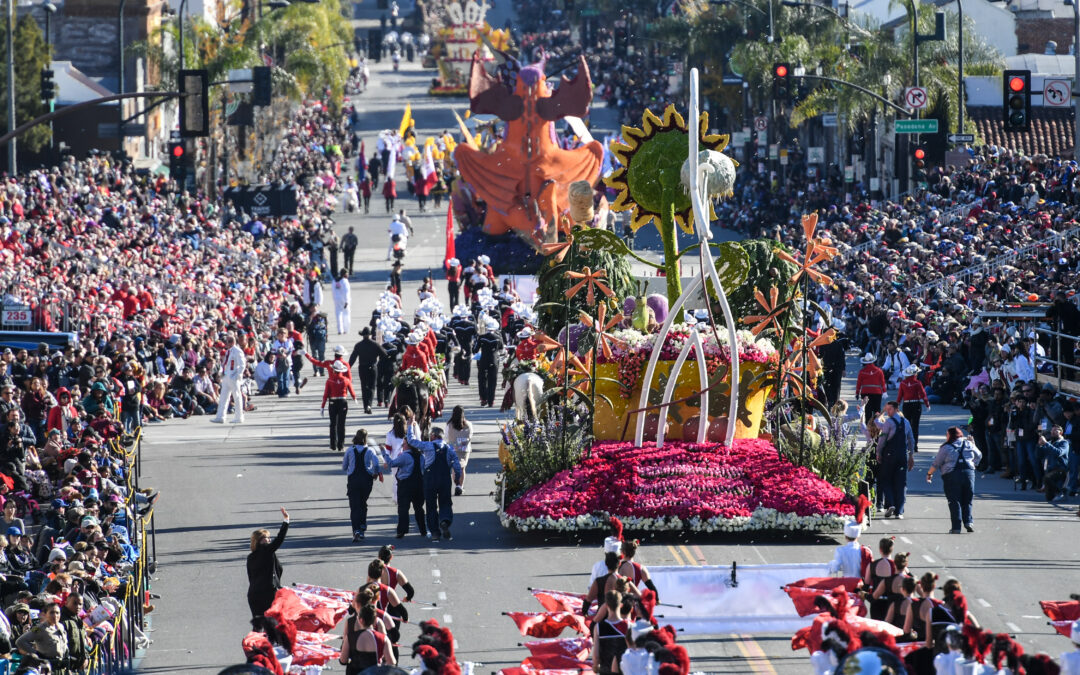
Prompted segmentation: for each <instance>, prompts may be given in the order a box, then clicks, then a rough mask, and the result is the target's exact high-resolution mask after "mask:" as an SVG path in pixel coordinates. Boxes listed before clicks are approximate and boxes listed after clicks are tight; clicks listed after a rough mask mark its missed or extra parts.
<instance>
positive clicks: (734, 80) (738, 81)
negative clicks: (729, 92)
mask: <svg viewBox="0 0 1080 675" xmlns="http://www.w3.org/2000/svg"><path fill="white" fill-rule="evenodd" d="M723 82H724V84H734V85H738V86H742V83H743V79H742V78H741V77H739V76H737V75H725V76H724V79H723Z"/></svg>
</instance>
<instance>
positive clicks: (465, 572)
mask: <svg viewBox="0 0 1080 675" xmlns="http://www.w3.org/2000/svg"><path fill="white" fill-rule="evenodd" d="M503 4H504V3H500V5H503ZM376 16H377V15H376ZM497 25H498V24H497ZM430 76H431V73H429V72H423V71H420V70H419V69H418V64H405V65H404V67H403V70H402V71H401V72H398V73H394V72H392V71H391V68H390V63H389V62H388V61H384V62H383V63H382V64H380V65H378V66H376V67H374V68H372V83H371V86H370V88H369V90H368V92H366V93H365V94H363V95H362V96H360V97H358V98H357V99H356V102H357V104H358V105H359V107H360V108H361V111H362V113H363V115H362V127H363V129H364V134H363V135H364V137H365V139H366V140H367V147H368V148H369V151H370V149H372V148H374V140H375V136H376V134H377V133H378V131H379V130H380V129H382V128H385V127H389V126H396V124H397V122H398V121H399V120H400V116H401V109H402V107H403V106H404V103H405V102H406V101H410V102H411V103H412V105H413V110H414V115H415V117H416V119H417V124H418V127H419V130H418V131H419V134H420V135H421V136H422V137H423V136H425V135H426V134H427V133H429V132H432V131H439V130H441V129H442V128H446V127H449V126H450V125H451V124H452V117H451V116H450V114H449V112H448V108H449V105H450V104H449V102H447V101H444V100H435V99H432V98H430V97H428V96H427V95H426V93H425V91H424V87H425V85H426V83H427V82H428V81H429V79H430ZM454 105H455V107H457V108H458V109H464V107H465V105H466V104H465V103H464V102H455V103H454ZM401 193H402V194H405V191H404V190H401ZM372 201H373V206H376V205H375V204H374V202H375V201H376V200H374V199H373V200H372ZM399 205H400V206H405V207H406V208H408V210H409V211H410V212H411V214H412V218H413V223H414V225H415V227H416V230H417V236H416V237H414V238H412V239H410V245H409V255H408V259H407V261H406V262H407V265H406V272H407V273H406V275H405V279H406V282H405V293H404V300H405V304H406V311H407V312H411V309H412V308H413V307H415V305H416V294H415V289H416V287H417V282H418V281H419V279H420V278H421V276H422V275H423V273H424V272H425V271H426V270H427V269H436V270H438V268H439V266H440V263H441V259H442V241H443V239H442V238H443V227H444V223H445V213H444V212H443V213H429V214H427V215H418V214H416V213H415V211H416V209H415V202H411V203H410V200H408V199H402V200H400V201H399ZM337 222H338V226H339V227H340V228H341V229H342V231H344V229H345V228H346V227H348V226H350V225H351V226H354V227H356V228H357V233H358V234H359V235H360V241H361V245H360V248H359V249H358V251H357V260H356V267H357V273H356V275H354V277H353V280H352V283H353V286H352V288H353V295H352V298H353V300H352V307H351V309H352V316H353V322H352V329H353V334H352V335H348V336H336V335H333V326H331V344H345V345H347V346H351V345H352V343H353V342H354V341H355V340H356V339H357V336H356V332H357V331H359V329H360V328H361V327H362V325H363V324H364V323H365V322H366V319H367V317H368V316H369V314H370V311H371V308H372V306H373V305H374V301H375V298H376V296H377V294H378V293H379V292H380V291H381V290H382V288H383V287H384V286H385V282H386V279H387V273H388V266H387V263H386V262H385V261H384V258H385V253H386V243H387V235H386V225H387V222H388V218H387V216H386V215H385V214H384V213H383V209H382V205H381V201H380V203H379V204H378V205H377V208H373V209H372V214H371V215H370V216H361V215H349V214H341V215H340V216H339V217H338V218H337ZM438 287H439V289H440V291H443V289H444V288H445V287H444V286H443V283H439V284H438ZM305 371H306V372H305V374H306V375H309V376H310V374H311V373H310V369H305ZM855 371H856V366H855V365H853V366H852V367H851V369H850V371H849V375H850V377H849V378H848V381H847V382H846V383H845V389H844V391H845V394H847V395H849V396H850V395H851V393H852V388H853V378H854V375H855ZM473 387H475V382H474V385H473ZM321 390H322V380H321V379H313V380H312V382H311V383H310V384H308V385H307V387H306V388H305V389H304V391H303V393H302V394H301V395H300V396H294V397H289V398H286V399H278V398H276V397H272V398H266V397H260V398H258V399H257V400H256V404H257V405H258V410H257V411H256V412H253V413H250V414H248V416H247V422H246V423H245V424H243V425H229V424H226V425H224V426H222V425H212V424H210V423H209V421H208V419H207V418H192V419H189V420H186V421H170V422H167V423H164V424H161V425H159V426H156V427H154V428H151V429H149V430H148V432H147V434H146V439H147V440H146V441H145V447H144V455H143V456H144V473H143V481H144V483H145V484H146V485H154V486H156V487H158V488H160V489H161V491H162V497H161V500H160V502H159V505H158V508H157V510H156V513H157V533H156V534H157V540H156V541H157V554H158V558H157V559H158V569H157V574H156V577H155V580H154V590H155V592H157V593H160V594H161V596H162V598H161V600H159V601H155V604H156V606H157V609H156V611H155V613H154V615H153V617H154V633H153V635H152V638H153V640H154V644H153V646H152V647H151V649H150V652H149V654H148V655H147V657H146V659H145V661H144V663H143V667H142V671H143V672H147V673H172V672H177V673H180V672H183V673H194V672H216V671H217V670H219V669H221V668H222V667H224V666H226V665H228V664H232V663H237V662H242V661H243V656H242V653H241V650H240V640H241V638H242V637H243V635H244V634H245V633H246V632H247V630H248V618H249V615H248V608H247V604H246V599H245V591H246V576H245V571H244V561H245V557H246V554H247V551H248V536H249V534H250V532H251V530H253V529H255V528H259V527H269V528H275V527H276V526H277V523H278V521H279V516H278V514H277V509H278V507H279V506H280V505H284V506H286V507H287V508H288V509H289V510H290V512H291V514H292V517H293V525H292V529H291V530H290V534H289V537H288V539H287V541H286V543H285V545H284V547H283V548H282V550H281V551H280V557H281V559H282V561H283V564H284V567H285V573H284V581H285V582H286V583H292V582H306V583H313V584H321V585H329V586H334V587H339V588H355V587H357V586H358V585H359V584H360V583H361V582H362V581H363V580H364V574H365V570H366V566H367V563H368V562H369V561H370V560H371V559H373V557H374V554H375V551H376V550H377V548H378V546H380V545H382V544H384V543H395V544H396V545H397V546H398V555H397V557H396V559H395V565H397V566H398V567H400V568H401V569H402V570H403V571H404V572H405V573H406V574H407V575H408V576H409V578H410V580H411V581H412V583H413V584H414V586H415V587H416V589H417V599H418V600H424V601H429V602H434V603H437V605H438V606H437V607H436V608H424V607H421V606H414V607H413V608H412V610H411V614H412V616H415V617H420V618H426V617H434V618H437V619H439V621H440V622H442V623H444V624H447V625H448V626H449V627H450V628H451V629H452V630H453V631H454V635H455V637H456V639H457V641H458V645H459V649H458V657H459V659H461V660H468V661H474V662H478V663H481V664H483V665H482V666H480V667H479V668H478V670H477V672H483V673H487V672H493V671H496V670H498V669H499V668H502V667H507V666H512V665H516V664H517V663H519V662H520V660H521V659H522V658H524V656H525V655H526V652H525V650H524V649H523V648H521V647H519V646H518V644H519V643H520V642H521V641H522V638H521V636H520V635H519V634H518V633H517V630H516V629H515V627H514V625H513V623H512V622H511V621H509V620H508V619H507V618H505V617H503V616H501V612H503V611H508V610H525V611H536V610H538V609H539V605H538V604H537V603H536V602H535V601H534V600H533V599H532V597H531V595H530V594H529V593H528V592H527V590H526V588H527V587H529V586H540V587H546V588H554V589H565V590H570V591H584V590H585V584H586V582H587V580H588V572H589V569H590V568H591V566H592V564H593V563H594V562H595V561H597V560H599V559H601V557H602V556H601V553H600V542H601V538H602V537H601V535H598V534H597V535H590V536H587V537H584V538H582V539H579V538H575V537H567V536H547V535H538V534H529V535H521V534H515V533H511V532H507V531H505V530H504V529H502V527H501V526H500V525H499V522H498V519H497V518H496V516H495V503H494V500H493V498H492V496H491V495H490V493H491V492H492V485H493V477H494V474H495V472H496V470H497V466H498V460H497V456H496V455H497V444H498V422H499V420H500V418H501V414H500V413H498V412H495V411H494V410H492V409H483V410H481V409H479V408H476V402H477V395H476V391H475V389H466V388H464V387H461V386H459V385H457V384H456V383H454V384H452V385H451V388H450V394H449V398H448V400H447V410H449V409H450V407H452V406H453V405H455V404H458V403H460V404H462V405H465V406H466V410H467V416H468V418H469V419H471V420H472V421H473V423H474V425H475V428H476V436H477V438H476V443H475V446H474V447H475V450H474V453H473V456H472V460H471V462H470V464H469V477H468V479H467V482H466V494H465V496H463V497H460V498H457V499H455V500H454V506H455V512H456V516H455V520H454V527H453V531H454V540H453V542H445V541H444V542H443V543H441V544H438V545H434V546H433V545H431V544H430V543H429V542H427V541H426V540H421V539H420V538H419V536H418V535H415V534H412V535H410V536H409V537H407V538H405V539H404V540H400V541H396V540H394V538H393V535H394V523H395V512H394V509H393V504H392V502H391V500H390V493H389V489H388V485H389V484H388V483H387V484H381V485H377V486H376V488H375V490H374V492H373V493H372V496H371V500H370V506H371V514H370V519H369V530H368V538H367V540H366V541H365V542H364V544H363V545H353V544H352V543H351V537H350V532H349V525H348V505H347V501H346V497H345V478H344V476H343V475H342V474H341V471H340V463H341V456H340V455H338V454H336V453H331V452H330V451H329V450H328V449H327V424H326V421H325V420H323V419H321V418H320V417H319V413H318V407H319V399H320V396H321ZM964 419H966V413H964V412H963V411H961V410H958V409H956V408H950V407H946V406H937V407H935V408H934V409H933V410H932V411H931V412H930V413H929V414H928V415H925V416H924V418H923V420H924V421H923V424H924V430H923V439H922V452H921V453H920V454H919V455H918V460H917V464H918V466H917V468H916V471H915V473H914V474H913V480H912V481H910V482H911V493H910V498H909V502H908V504H909V506H908V515H907V518H906V520H903V521H896V520H893V521H878V522H875V523H874V525H873V528H872V530H871V532H870V533H869V534H868V535H867V536H866V539H867V540H868V542H870V543H871V544H872V543H873V542H875V541H876V540H877V538H879V537H882V536H889V535H895V536H896V537H897V543H898V548H899V550H908V551H911V552H912V553H913V556H912V567H913V570H914V571H915V572H916V573H919V574H921V573H922V572H924V571H926V570H933V571H935V572H937V573H938V574H940V575H941V578H942V579H943V580H944V579H947V578H949V577H952V576H955V577H957V578H959V579H961V580H962V581H963V583H964V588H965V591H966V592H967V594H968V597H969V599H970V600H969V602H970V605H971V610H972V612H974V614H975V615H976V616H977V617H978V618H979V620H980V621H981V622H982V623H983V625H984V626H986V627H988V628H990V629H993V630H995V631H1008V632H1011V633H1014V634H1017V635H1018V636H1019V639H1020V641H1021V642H1022V643H1023V645H1024V646H1025V648H1027V649H1028V650H1029V651H1030V650H1045V651H1049V652H1050V653H1052V654H1055V655H1057V654H1058V653H1060V652H1061V651H1063V650H1064V649H1066V648H1067V647H1068V644H1067V643H1066V641H1065V640H1064V639H1063V638H1061V637H1057V636H1055V634H1054V633H1053V631H1052V630H1051V629H1050V628H1049V627H1048V626H1046V624H1045V620H1044V619H1043V617H1042V616H1041V614H1040V612H1039V608H1038V605H1037V601H1038V600H1040V599H1063V598H1067V597H1068V594H1069V593H1070V592H1075V591H1077V590H1080V589H1078V588H1077V585H1078V584H1077V579H1078V577H1077V571H1078V569H1080V558H1078V556H1077V555H1076V550H1077V549H1076V548H1074V545H1075V543H1074V544H1069V543H1068V542H1069V541H1070V540H1071V537H1073V536H1077V535H1078V534H1080V519H1078V518H1077V517H1076V513H1075V509H1076V505H1075V503H1072V504H1066V505H1054V506H1051V505H1048V504H1046V503H1045V502H1044V501H1043V500H1042V498H1041V496H1040V495H1037V494H1034V493H1032V492H1025V493H1017V492H1013V490H1012V486H1011V483H1007V482H1006V481H1003V480H1000V479H997V478H980V479H979V480H978V481H977V484H976V490H977V498H976V505H975V516H976V528H977V532H976V533H975V534H965V535H960V536H950V535H948V534H946V531H947V530H948V528H949V525H948V512H947V509H946V506H945V502H944V499H943V497H942V496H941V491H940V483H935V484H934V485H933V486H932V487H930V486H927V485H926V484H925V482H920V481H919V480H917V479H916V478H918V477H921V476H924V475H925V470H926V466H927V465H928V464H929V462H930V460H931V458H932V454H933V451H934V450H936V448H937V445H938V444H939V443H941V442H942V439H943V435H944V430H945V428H946V427H947V426H949V425H952V424H956V423H958V422H960V421H962V420H964ZM361 426H362V427H365V428H367V429H368V430H369V431H370V432H371V433H373V434H374V436H375V437H376V438H381V437H382V435H383V434H384V433H385V431H386V430H387V429H388V424H387V422H386V419H385V413H384V412H382V411H376V414H372V415H364V414H362V412H358V410H357V407H356V406H355V405H354V406H353V407H352V410H351V411H350V417H349V424H348V427H349V433H350V434H351V433H352V431H353V430H355V429H356V428H357V427H361ZM837 543H838V542H837V540H836V538H835V537H816V538H815V537H809V538H806V537H802V538H795V537H787V536H760V535H758V536H738V537H731V536H727V537H725V536H719V535H715V536H696V535H695V536H692V537H682V536H668V537H660V538H655V539H649V540H646V541H644V542H643V548H642V550H641V552H640V553H639V556H638V558H639V559H640V560H641V561H642V562H644V563H645V564H652V565H671V564H690V565H698V564H730V562H731V561H738V562H740V563H744V564H752V563H779V562H805V561H823V560H828V559H830V558H831V557H832V549H833V547H834V546H835V545H836V544H837ZM414 631H415V628H411V627H406V628H405V629H404V630H403V636H402V641H403V643H406V644H409V643H411V641H412V639H413V638H414V637H415V632H414ZM789 638H790V636H789V635H765V636H754V637H753V638H750V637H748V636H735V635H718V636H696V637H688V638H685V639H684V640H683V643H684V644H686V645H687V646H688V648H689V650H690V654H691V657H692V659H693V669H694V670H695V671H706V672H710V673H747V672H754V673H762V674H769V673H783V674H785V675H786V674H788V673H791V674H794V673H807V672H809V661H808V659H807V655H806V654H805V653H793V652H792V651H791V649H790V646H789ZM407 651H408V650H406V652H407ZM403 662H404V665H406V666H412V665H414V664H415V662H414V661H413V660H412V659H411V658H409V657H408V656H406V657H405V658H404V659H403Z"/></svg>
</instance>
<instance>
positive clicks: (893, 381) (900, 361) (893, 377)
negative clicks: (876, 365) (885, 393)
mask: <svg viewBox="0 0 1080 675" xmlns="http://www.w3.org/2000/svg"><path fill="white" fill-rule="evenodd" d="M910 365H911V359H909V358H908V355H907V354H905V353H904V351H903V350H902V349H900V346H899V345H898V344H897V343H896V342H895V341H891V342H889V346H888V351H887V353H886V354H885V360H884V363H882V365H881V372H883V373H885V374H886V375H887V376H888V378H889V387H890V388H892V389H896V388H897V386H899V384H900V378H901V377H903V373H904V370H906V369H907V367H908V366H910Z"/></svg>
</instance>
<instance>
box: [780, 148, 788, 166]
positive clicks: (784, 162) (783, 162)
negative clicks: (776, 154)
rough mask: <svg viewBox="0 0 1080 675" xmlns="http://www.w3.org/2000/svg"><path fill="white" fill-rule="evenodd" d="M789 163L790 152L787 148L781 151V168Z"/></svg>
mask: <svg viewBox="0 0 1080 675" xmlns="http://www.w3.org/2000/svg"><path fill="white" fill-rule="evenodd" d="M787 163H788V151H787V148H781V149H780V166H787Z"/></svg>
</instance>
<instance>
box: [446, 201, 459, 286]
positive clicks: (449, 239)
mask: <svg viewBox="0 0 1080 675" xmlns="http://www.w3.org/2000/svg"><path fill="white" fill-rule="evenodd" d="M446 202H447V203H446V255H444V256H443V268H444V269H446V263H448V262H450V258H454V257H457V250H456V247H455V245H454V205H453V203H452V201H451V200H449V199H447V200H446Z"/></svg>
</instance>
